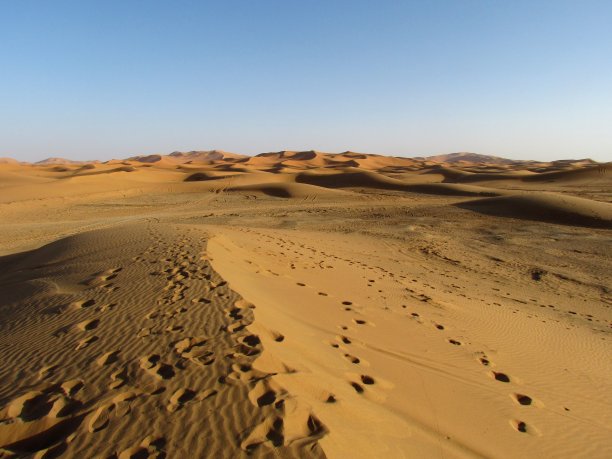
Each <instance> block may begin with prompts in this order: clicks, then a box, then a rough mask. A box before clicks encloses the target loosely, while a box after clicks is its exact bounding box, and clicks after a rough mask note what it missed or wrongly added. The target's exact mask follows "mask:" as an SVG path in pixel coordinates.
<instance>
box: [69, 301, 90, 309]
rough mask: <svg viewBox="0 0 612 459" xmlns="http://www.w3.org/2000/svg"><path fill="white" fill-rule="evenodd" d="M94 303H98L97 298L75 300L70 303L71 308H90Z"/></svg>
mask: <svg viewBox="0 0 612 459" xmlns="http://www.w3.org/2000/svg"><path fill="white" fill-rule="evenodd" d="M94 304H96V300H82V301H75V302H73V303H72V304H71V305H70V308H71V309H83V308H90V307H92V306H93V305H94Z"/></svg>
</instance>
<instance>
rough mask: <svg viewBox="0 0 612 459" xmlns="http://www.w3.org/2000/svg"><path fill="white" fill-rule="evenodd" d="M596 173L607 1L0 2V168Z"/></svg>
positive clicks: (607, 58) (608, 64) (607, 113)
mask: <svg viewBox="0 0 612 459" xmlns="http://www.w3.org/2000/svg"><path fill="white" fill-rule="evenodd" d="M213 148H217V149H224V150H228V151H236V152H241V153H248V154H252V153H259V152H264V151H276V150H282V149H317V150H323V151H343V150H347V149H350V150H355V151H364V152H371V153H384V154H393V155H405V156H417V155H429V154H439V153H449V152H454V151H473V152H478V153H485V154H496V155H500V156H506V157H511V158H533V159H558V158H570V157H585V156H589V157H592V158H594V159H598V160H600V161H603V160H608V161H609V160H612V1H610V0H604V1H589V0H583V1H582V0H581V1H578V0H575V1H564V0H555V1H538V0H531V1H518V0H512V1H501V0H499V1H497V0H481V1H470V0H465V1H459V0H457V1H426V0H421V1H407V0H406V1H383V0H380V1H374V0H370V1H360V0H350V1H349V0H347V1H344V0H299V1H298V0H244V1H233V0H224V1H215V2H207V1H170V0H167V1H153V0H140V1H131V0H121V1H111V0H104V1H103V0H100V1H87V0H79V1H62V0H53V1H51V0H39V1H31V0H13V1H10V0H4V1H0V156H12V157H15V158H18V159H21V160H30V161H31V160H39V159H42V158H45V157H48V156H63V157H68V158H75V159H93V158H98V159H108V158H111V157H126V156H130V155H135V154H149V153H157V152H162V153H163V152H171V151H174V150H192V149H213Z"/></svg>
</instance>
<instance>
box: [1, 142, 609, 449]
mask: <svg viewBox="0 0 612 459" xmlns="http://www.w3.org/2000/svg"><path fill="white" fill-rule="evenodd" d="M611 230H612V165H610V164H609V163H608V164H601V163H595V162H593V161H590V160H576V161H554V162H535V161H511V160H504V159H500V158H496V157H491V156H487V157H483V156H478V155H474V154H469V153H464V154H454V155H441V156H436V157H430V158H399V157H388V156H380V155H369V154H361V153H354V152H345V153H340V154H329V153H321V152H316V151H305V152H290V151H283V152H273V153H265V154H261V155H257V156H253V157H251V156H244V155H240V154H233V153H227V152H223V151H210V152H187V153H179V152H176V153H172V154H170V155H149V156H134V157H131V158H128V159H125V160H123V159H122V160H112V161H107V162H99V161H90V162H73V161H67V160H62V159H61V158H51V159H49V160H47V161H43V162H41V163H37V164H27V163H19V162H17V161H15V160H11V159H0V356H1V363H2V364H1V365H0V457H1V458H8V457H36V458H52V457H67V458H84V457H99V458H121V459H123V458H128V457H138V458H141V457H167V458H187V457H215V458H224V457H227V458H239V457H288V458H291V457H294V458H298V457H299V458H302V457H317V458H320V457H329V458H349V457H350V458H390V457H393V458H403V457H406V458H408V457H419V458H421V457H422V458H434V457H435V458H464V457H494V458H515V457H584V458H609V457H612V359H611V358H610V357H611V355H612V335H611V333H612V309H611V306H612V295H611V288H612V283H611V277H610V273H611V272H612V231H611Z"/></svg>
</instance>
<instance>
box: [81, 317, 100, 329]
mask: <svg viewBox="0 0 612 459" xmlns="http://www.w3.org/2000/svg"><path fill="white" fill-rule="evenodd" d="M98 325H100V320H99V319H90V320H84V321H83V322H80V323H78V324H77V328H78V329H79V330H81V331H89V330H93V329H94V328H97V327H98Z"/></svg>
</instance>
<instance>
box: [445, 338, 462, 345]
mask: <svg viewBox="0 0 612 459" xmlns="http://www.w3.org/2000/svg"><path fill="white" fill-rule="evenodd" d="M448 342H449V343H451V344H453V345H455V346H461V341H457V340H456V339H449V340H448Z"/></svg>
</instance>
